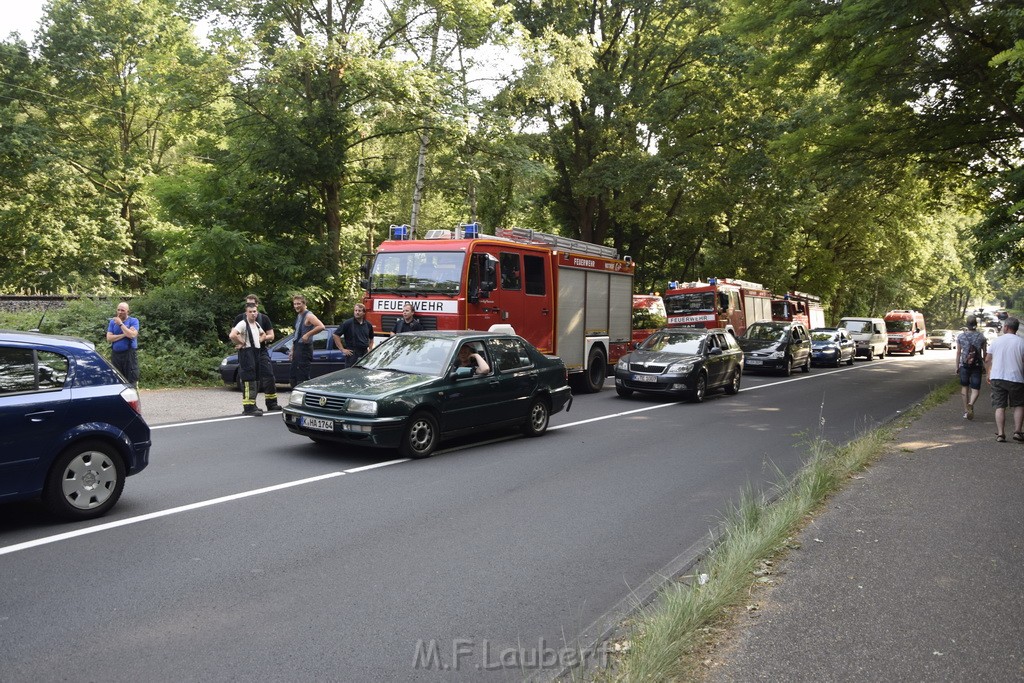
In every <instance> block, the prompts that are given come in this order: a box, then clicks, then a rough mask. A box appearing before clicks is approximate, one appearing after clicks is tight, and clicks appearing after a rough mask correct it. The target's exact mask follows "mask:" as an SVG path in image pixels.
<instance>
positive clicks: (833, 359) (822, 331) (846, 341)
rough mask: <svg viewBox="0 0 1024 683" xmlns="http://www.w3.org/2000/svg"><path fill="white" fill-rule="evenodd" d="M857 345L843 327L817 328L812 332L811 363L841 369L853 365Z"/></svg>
mask: <svg viewBox="0 0 1024 683" xmlns="http://www.w3.org/2000/svg"><path fill="white" fill-rule="evenodd" d="M856 355H857V344H856V342H854V341H853V339H852V338H851V337H850V333H849V332H847V331H846V328H843V327H815V328H814V329H813V330H811V363H812V364H814V365H832V366H835V367H837V368H838V367H839V366H840V365H842V364H843V363H846V364H847V365H853V359H854V356H856Z"/></svg>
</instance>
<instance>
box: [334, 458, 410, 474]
mask: <svg viewBox="0 0 1024 683" xmlns="http://www.w3.org/2000/svg"><path fill="white" fill-rule="evenodd" d="M409 460H410V459H409V458H402V459H400V460H388V461H387V462H378V463H374V464H373V465H363V466H362V467H353V468H352V469H350V470H345V471H344V472H343V474H355V473H356V472H367V471H369V470H375V469H377V468H378V467H387V466H388V465H397V464H399V463H403V462H409Z"/></svg>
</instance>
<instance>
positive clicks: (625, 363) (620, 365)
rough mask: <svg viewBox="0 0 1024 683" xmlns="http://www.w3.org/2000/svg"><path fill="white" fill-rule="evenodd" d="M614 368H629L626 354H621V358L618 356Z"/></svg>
mask: <svg viewBox="0 0 1024 683" xmlns="http://www.w3.org/2000/svg"><path fill="white" fill-rule="evenodd" d="M615 369H616V370H628V369H629V358H628V357H627V356H623V357H622V358H620V359H619V362H618V363H616V364H615Z"/></svg>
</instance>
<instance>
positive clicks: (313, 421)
mask: <svg viewBox="0 0 1024 683" xmlns="http://www.w3.org/2000/svg"><path fill="white" fill-rule="evenodd" d="M299 419H300V420H301V422H299V424H300V425H301V426H303V427H305V428H306V429H315V430H317V431H319V432H333V431H334V420H321V419H320V418H319V417H302V418H299Z"/></svg>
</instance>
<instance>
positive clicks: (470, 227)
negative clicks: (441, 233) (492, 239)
mask: <svg viewBox="0 0 1024 683" xmlns="http://www.w3.org/2000/svg"><path fill="white" fill-rule="evenodd" d="M459 229H460V230H461V231H462V236H463V237H464V238H466V239H467V240H475V239H476V238H477V237H479V236H480V224H479V223H464V224H462V225H460V226H459Z"/></svg>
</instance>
